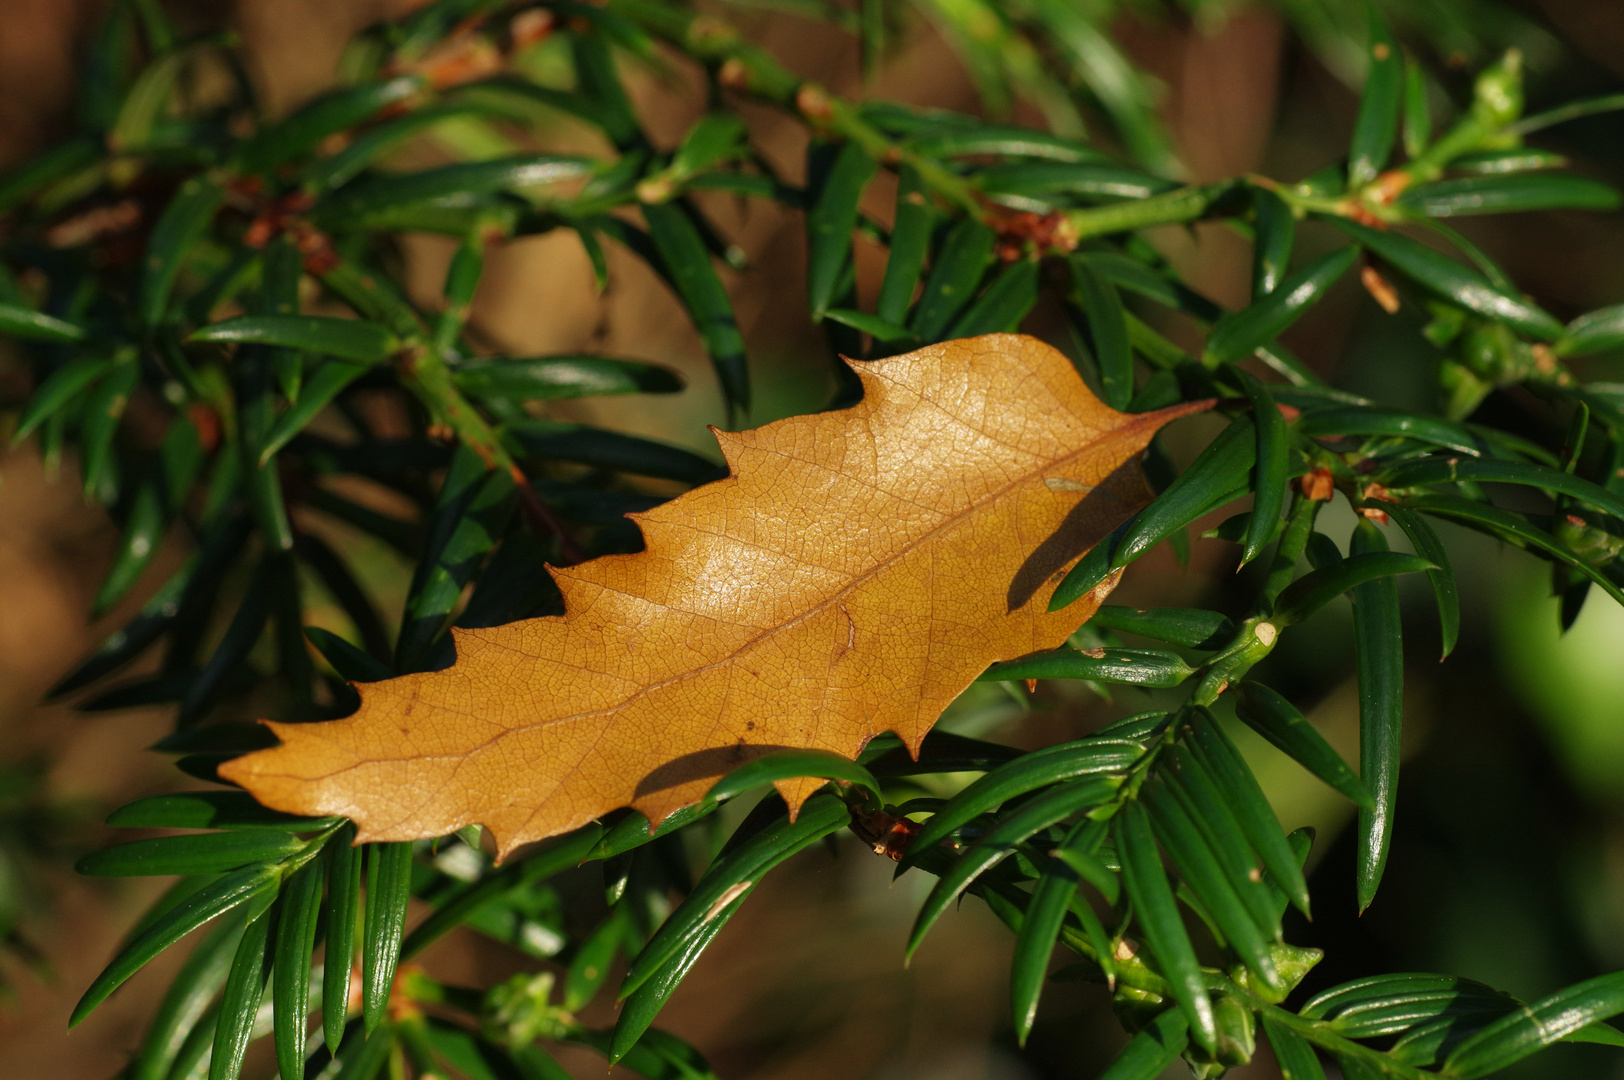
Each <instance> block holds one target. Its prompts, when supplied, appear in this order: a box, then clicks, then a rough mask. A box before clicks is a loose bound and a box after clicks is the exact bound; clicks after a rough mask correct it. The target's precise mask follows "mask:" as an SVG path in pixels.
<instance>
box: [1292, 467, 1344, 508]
mask: <svg viewBox="0 0 1624 1080" xmlns="http://www.w3.org/2000/svg"><path fill="white" fill-rule="evenodd" d="M1297 490H1298V491H1301V492H1302V493H1303V498H1305V499H1310V500H1312V501H1314V502H1326V501H1327V500H1329V499H1330V497H1331V495H1332V494H1333V493H1334V492H1335V491H1336V482H1335V481H1334V479H1333V478H1332V476H1331V470H1330V469H1311V470H1310V471H1308V472H1306V473H1304V474H1303V475H1302V476H1300V477H1298V478H1297Z"/></svg>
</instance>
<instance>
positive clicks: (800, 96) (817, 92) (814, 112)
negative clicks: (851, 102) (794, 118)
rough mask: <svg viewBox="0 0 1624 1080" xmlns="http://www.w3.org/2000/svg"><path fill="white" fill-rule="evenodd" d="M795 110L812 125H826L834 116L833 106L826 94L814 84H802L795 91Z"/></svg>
mask: <svg viewBox="0 0 1624 1080" xmlns="http://www.w3.org/2000/svg"><path fill="white" fill-rule="evenodd" d="M795 108H796V109H797V110H798V111H799V112H800V114H801V115H802V116H804V117H806V118H807V119H808V120H810V121H812V122H813V123H814V124H823V123H827V122H828V120H829V118H830V117H831V116H833V115H834V105H833V104H832V103H831V102H830V101H829V95H828V93H827V92H826V91H825V90H824V89H823V87H821V86H819V85H818V84H817V83H814V82H804V83H802V84H801V88H800V89H799V90H797V91H795Z"/></svg>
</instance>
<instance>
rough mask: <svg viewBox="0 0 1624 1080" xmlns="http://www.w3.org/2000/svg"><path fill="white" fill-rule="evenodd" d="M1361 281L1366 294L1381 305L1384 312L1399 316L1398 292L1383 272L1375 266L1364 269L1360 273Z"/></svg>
mask: <svg viewBox="0 0 1624 1080" xmlns="http://www.w3.org/2000/svg"><path fill="white" fill-rule="evenodd" d="M1359 281H1360V283H1361V284H1363V285H1364V287H1365V292H1367V293H1369V294H1370V296H1371V299H1373V300H1375V301H1376V303H1378V304H1380V305H1381V309H1382V310H1383V311H1385V312H1387V314H1389V315H1397V314H1398V308H1399V299H1398V290H1397V289H1395V288H1393V285H1392V282H1390V281H1388V280H1387V279H1386V278H1384V277H1382V275H1381V271H1379V270H1377V269H1376V268H1375V267H1374V266H1366V267H1363V268H1362V269H1360V271H1359Z"/></svg>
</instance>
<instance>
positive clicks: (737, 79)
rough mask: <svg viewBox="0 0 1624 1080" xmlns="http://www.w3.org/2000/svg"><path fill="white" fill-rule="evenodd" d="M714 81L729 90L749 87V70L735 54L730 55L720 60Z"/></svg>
mask: <svg viewBox="0 0 1624 1080" xmlns="http://www.w3.org/2000/svg"><path fill="white" fill-rule="evenodd" d="M716 81H717V82H718V83H719V84H721V85H722V86H723V87H725V88H727V89H729V90H748V89H750V71H749V69H748V68H746V67H745V66H744V61H743V60H740V59H739V58H738V57H737V56H730V57H728V58H727V59H726V60H724V61H722V66H721V67H720V68H718V69H717V71H716Z"/></svg>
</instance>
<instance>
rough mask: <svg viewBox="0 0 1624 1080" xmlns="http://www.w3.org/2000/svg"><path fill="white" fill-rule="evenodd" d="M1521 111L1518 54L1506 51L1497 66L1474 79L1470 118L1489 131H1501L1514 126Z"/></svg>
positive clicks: (1520, 70)
mask: <svg viewBox="0 0 1624 1080" xmlns="http://www.w3.org/2000/svg"><path fill="white" fill-rule="evenodd" d="M1522 109H1523V86H1522V52H1521V51H1520V50H1517V49H1507V50H1506V54H1505V56H1503V57H1501V59H1500V62H1499V63H1497V64H1495V65H1494V66H1492V67H1490V68H1488V69H1487V70H1485V71H1484V72H1483V74H1481V75H1479V76H1478V77H1477V85H1476V87H1474V88H1473V93H1472V115H1473V116H1474V117H1476V118H1477V119H1478V120H1479V121H1481V122H1483V123H1484V124H1487V125H1489V126H1490V127H1495V128H1501V127H1505V126H1506V125H1507V124H1511V123H1514V122H1516V120H1517V118H1518V117H1520V116H1521V115H1522Z"/></svg>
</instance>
